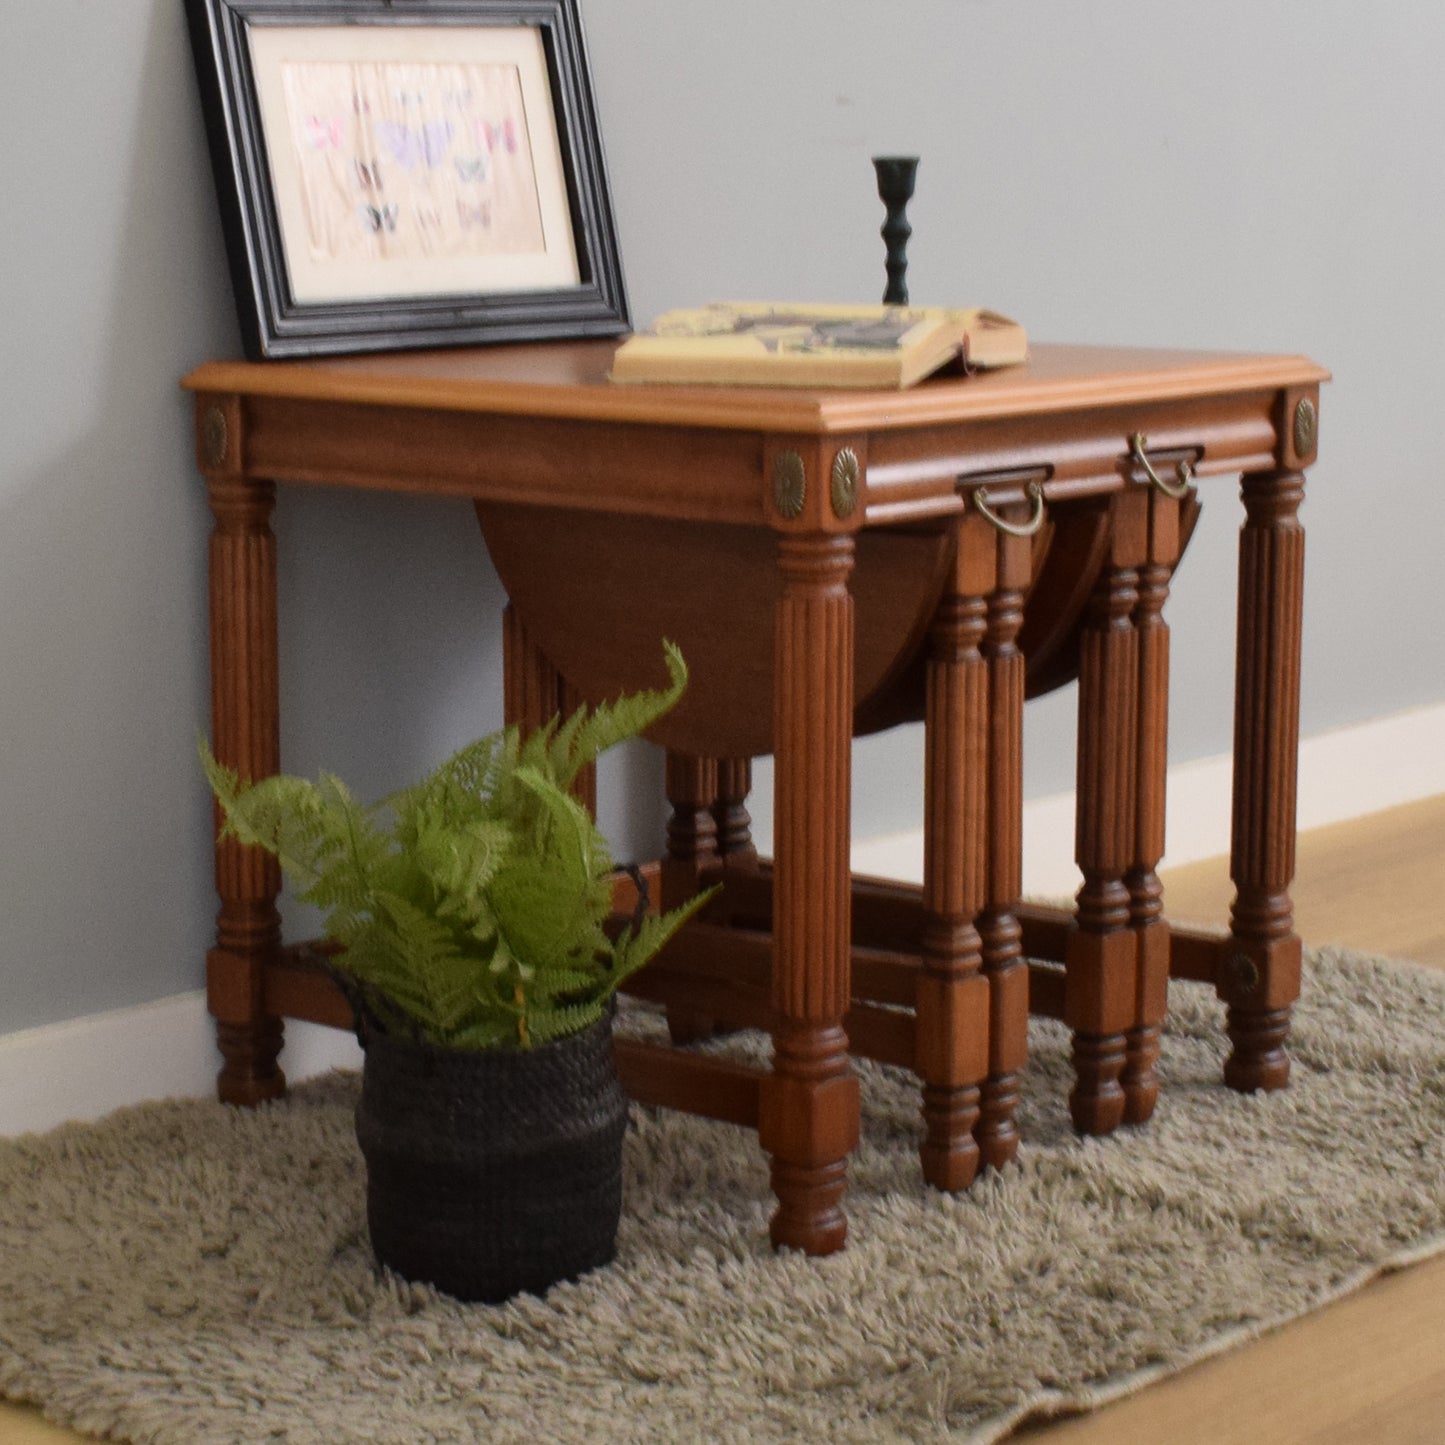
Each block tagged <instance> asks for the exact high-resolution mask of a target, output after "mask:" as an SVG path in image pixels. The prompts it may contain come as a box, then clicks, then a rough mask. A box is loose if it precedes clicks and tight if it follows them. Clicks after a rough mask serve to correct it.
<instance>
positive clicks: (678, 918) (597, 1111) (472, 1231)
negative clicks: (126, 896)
mask: <svg viewBox="0 0 1445 1445" xmlns="http://www.w3.org/2000/svg"><path fill="white" fill-rule="evenodd" d="M664 646H665V650H666V656H667V666H668V671H669V674H670V677H671V683H670V686H669V687H667V688H666V689H665V690H663V691H659V692H642V693H638V694H635V695H633V696H630V697H624V698H620V699H618V700H617V701H615V702H613V703H609V704H604V705H603V706H601V707H598V708H597V709H595V710H594V711H591V712H588V711H587V710H586V709H579V710H578V711H577V712H576V713H574V714H573V715H572V716H571V717H569V718H568V719H567V720H566V721H565V722H564V721H562V720H560V718H554V719H552V721H551V722H550V723H548V724H547V726H545V727H543V728H541V729H538V730H537V731H535V732H533V733H532V734H531V735H530V736H527V737H522V736H521V735H520V733H519V731H518V729H517V728H515V727H509V728H505V729H503V730H501V731H500V732H496V733H492V734H489V735H488V736H487V737H484V738H481V739H479V740H478V741H477V742H474V743H472V744H471V745H470V746H468V747H465V748H463V749H462V750H461V751H460V752H459V753H457V754H456V755H455V756H454V757H452V758H450V759H449V760H448V761H447V762H445V763H443V764H442V765H441V766H440V767H439V768H437V769H436V771H435V772H433V773H432V774H431V775H430V776H428V777H427V778H425V779H423V780H422V781H421V782H420V783H418V784H417V785H416V786H415V787H412V788H408V789H406V790H405V791H403V792H400V793H397V794H395V795H394V796H392V797H390V798H387V799H384V800H383V801H382V802H380V803H377V804H374V805H370V806H365V805H362V804H360V803H358V802H357V801H356V800H355V799H354V798H353V797H352V795H351V793H350V792H349V791H348V789H347V788H346V786H345V785H344V784H343V783H342V782H341V780H340V779H339V778H336V777H334V776H331V775H329V774H325V773H323V774H322V775H321V777H320V780H319V781H318V782H316V783H312V782H309V781H307V780H305V779H302V778H296V777H289V776H284V775H283V776H277V777H271V778H265V779H262V780H261V781H259V782H256V783H254V784H250V785H247V784H244V783H243V782H242V780H240V779H239V778H237V776H236V775H235V774H234V773H232V772H230V771H229V770H228V769H226V768H224V767H222V766H220V765H219V764H218V763H217V762H216V760H215V758H214V757H213V756H212V755H211V753H210V750H209V749H208V748H207V747H206V745H205V744H204V743H202V760H203V763H204V766H205V769H206V775H207V777H208V779H209V780H210V783H211V787H212V789H213V791H214V792H215V794H216V797H217V799H218V800H219V802H220V805H221V808H222V809H223V811H224V814H225V824H224V829H225V832H226V833H228V834H229V835H231V836H232V837H235V838H236V839H238V840H239V841H240V842H242V843H247V844H256V845H259V846H261V847H263V848H266V849H267V850H269V851H270V852H272V853H274V854H275V855H276V857H277V859H278V860H279V861H280V864H281V867H282V870H283V871H284V872H285V873H286V874H287V876H288V877H289V878H290V880H291V882H292V884H293V886H295V887H296V888H297V889H298V896H299V897H300V898H301V899H302V900H304V901H306V902H309V903H312V904H315V905H317V906H318V907H320V908H321V909H323V910H324V911H325V913H326V933H327V937H328V939H329V940H330V941H331V942H332V943H333V944H334V945H335V946H336V952H335V954H334V956H333V958H332V960H331V963H332V968H333V971H334V974H335V976H336V977H337V979H338V982H340V983H341V984H342V986H343V988H344V989H345V991H346V993H347V995H348V997H349V998H350V1000H351V1002H352V1005H353V1009H354V1012H355V1015H356V1026H357V1033H358V1036H359V1038H360V1039H361V1042H362V1044H363V1047H364V1048H365V1051H366V1053H365V1063H364V1066H363V1070H362V1093H361V1101H360V1103H359V1104H358V1106H357V1115H356V1127H357V1137H358V1141H359V1143H360V1145H361V1149H362V1152H363V1154H364V1156H365V1159H366V1165H367V1217H368V1223H369V1225H370V1229H371V1240H372V1248H373V1250H374V1251H375V1253H376V1256H377V1258H378V1259H379V1260H380V1261H381V1262H382V1263H383V1264H386V1265H388V1266H390V1267H391V1268H393V1269H395V1270H396V1271H397V1272H398V1273H400V1274H402V1275H404V1276H405V1277H407V1278H410V1279H418V1280H426V1281H429V1282H431V1283H433V1284H435V1285H437V1286H438V1287H439V1288H440V1289H443V1290H445V1291H447V1292H448V1293H450V1294H453V1295H455V1296H457V1297H459V1298H462V1299H470V1300H489V1301H496V1300H501V1299H505V1298H507V1297H508V1296H510V1295H512V1294H515V1293H517V1292H518V1291H519V1290H531V1291H534V1292H538V1293H540V1292H541V1291H543V1290H545V1289H546V1288H547V1287H548V1286H549V1285H550V1284H553V1283H555V1282H556V1281H558V1280H561V1279H568V1278H572V1277H575V1276H576V1275H578V1274H580V1273H582V1272H583V1271H585V1270H588V1269H591V1268H593V1267H595V1266H597V1265H600V1264H605V1263H606V1262H607V1261H608V1260H610V1259H611V1258H612V1256H613V1253H614V1250H615V1237H616V1232H617V1222H618V1217H619V1214H620V1210H621V1187H622V1186H621V1153H622V1139H623V1135H624V1133H625V1131H626V1113H627V1101H626V1097H625V1095H624V1093H623V1091H622V1086H621V1083H620V1081H619V1080H618V1077H617V1072H616V1068H615V1066H614V1064H613V1059H612V1037H611V1026H612V1011H613V1006H614V995H615V992H616V990H617V987H618V985H619V984H621V983H622V982H623V981H624V980H625V979H626V978H627V977H628V976H629V975H630V974H632V973H634V972H636V970H637V969H639V968H641V967H642V965H643V964H644V963H646V962H647V960H648V959H649V958H650V957H652V955H653V954H654V953H656V951H657V950H658V949H659V948H660V947H661V946H662V945H663V944H664V943H665V942H666V941H667V939H668V938H669V937H670V936H671V935H672V933H673V932H674V931H675V930H676V929H677V928H678V927H679V925H680V924H681V923H682V922H683V921H684V919H685V918H686V917H687V916H688V915H689V914H690V913H691V912H692V911H693V910H694V909H695V908H697V907H698V906H699V905H700V904H701V903H702V901H703V897H699V898H697V899H694V900H692V901H691V902H690V903H689V904H687V905H686V906H684V907H683V908H680V909H676V910H674V911H673V912H671V913H669V914H666V915H664V916H658V915H656V914H649V913H647V912H646V909H645V904H644V905H643V906H639V908H638V910H637V913H636V914H635V915H634V917H633V918H632V919H631V920H630V922H628V923H627V925H626V926H624V927H621V928H619V927H617V926H616V925H615V924H614V925H613V926H609V925H608V920H609V917H610V914H611V908H612V877H613V873H614V869H613V862H612V858H611V855H610V853H609V850H608V847H607V843H606V840H605V839H604V838H603V836H602V834H601V833H600V831H599V830H598V828H597V826H596V824H595V823H594V822H593V820H592V817H591V815H590V814H589V813H588V811H587V810H586V809H585V808H584V807H582V805H581V804H580V803H578V802H577V801H576V799H575V798H573V797H572V796H571V795H570V793H569V792H568V787H569V785H570V784H571V783H572V781H573V779H574V778H575V777H576V776H577V774H578V772H579V771H580V770H581V769H582V768H583V767H585V766H586V765H587V764H589V763H591V762H592V761H593V760H594V759H595V758H596V757H597V756H598V754H600V753H601V752H603V751H604V750H605V749H607V748H609V747H611V746H613V745H614V744H615V743H618V742H621V741H622V740H623V739H625V738H629V737H633V736H636V735H637V734H639V733H641V732H642V731H643V730H644V729H646V728H647V727H648V726H649V725H650V724H651V723H652V722H654V721H655V720H656V719H657V718H658V717H660V716H661V715H662V714H663V713H664V712H666V711H667V709H668V708H670V707H671V706H672V705H673V704H674V703H675V702H676V701H677V699H678V697H679V696H680V695H681V693H682V690H683V688H684V687H685V685H686V681H687V671H686V668H685V666H684V664H683V660H682V657H681V654H680V653H679V652H678V650H677V649H676V648H675V647H674V646H673V645H672V644H670V643H667V644H664Z"/></svg>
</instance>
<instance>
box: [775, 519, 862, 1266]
mask: <svg viewBox="0 0 1445 1445" xmlns="http://www.w3.org/2000/svg"><path fill="white" fill-rule="evenodd" d="M778 566H779V571H780V573H781V583H782V586H781V592H780V595H779V598H778V602H777V610H776V628H775V642H774V679H775V682H774V710H775V714H774V740H775V746H776V771H775V775H774V788H775V805H774V853H775V888H774V897H773V970H772V1002H773V1009H774V1015H775V1023H774V1028H773V1068H772V1073H771V1074H770V1075H769V1076H768V1077H767V1078H766V1079H764V1081H763V1085H762V1089H761V1097H760V1101H759V1103H760V1118H759V1128H758V1134H759V1139H760V1142H761V1144H762V1147H763V1148H764V1149H765V1150H767V1152H768V1153H769V1154H771V1155H772V1184H773V1192H774V1193H775V1194H776V1195H777V1201H778V1203H777V1210H776V1212H775V1213H774V1215H773V1219H772V1228H771V1232H772V1238H773V1242H774V1243H775V1244H778V1245H791V1246H793V1247H795V1248H798V1249H802V1250H805V1251H807V1252H808V1253H809V1254H829V1253H831V1252H833V1251H834V1250H837V1249H841V1248H842V1247H843V1244H844V1242H845V1240H846V1238H847V1229H848V1227H847V1220H846V1218H845V1216H844V1213H843V1208H842V1199H843V1193H844V1189H845V1188H846V1176H847V1158H848V1155H849V1154H850V1153H851V1152H852V1150H853V1148H854V1147H855V1146H856V1144H857V1142H858V1128H859V1125H858V1081H857V1079H856V1077H855V1076H854V1074H853V1072H852V1068H851V1066H850V1064H849V1059H848V1040H847V1036H846V1035H845V1033H844V1031H843V1015H844V1013H845V1012H846V1011H847V1008H848V1002H849V992H850V979H849V975H850V935H851V925H850V917H849V905H850V879H849V871H848V850H849V838H848V821H849V762H850V756H851V748H852V715H853V602H852V598H851V597H850V596H849V593H848V575H849V573H850V572H851V570H852V566H853V539H852V537H851V536H848V535H846V534H845V535H839V536H824V535H819V534H814V533H793V534H786V535H783V536H781V537H780V538H779V541H778Z"/></svg>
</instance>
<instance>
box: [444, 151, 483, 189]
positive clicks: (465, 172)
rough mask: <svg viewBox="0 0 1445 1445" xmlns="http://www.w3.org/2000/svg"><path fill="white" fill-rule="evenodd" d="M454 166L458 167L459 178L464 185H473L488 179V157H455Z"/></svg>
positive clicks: (453, 158) (453, 159)
mask: <svg viewBox="0 0 1445 1445" xmlns="http://www.w3.org/2000/svg"><path fill="white" fill-rule="evenodd" d="M452 164H453V165H454V166H455V167H456V171H457V176H458V178H459V179H460V180H461V181H462V183H463V184H464V185H471V184H472V183H474V182H476V181H484V180H486V178H487V158H486V156H453V157H452Z"/></svg>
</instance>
